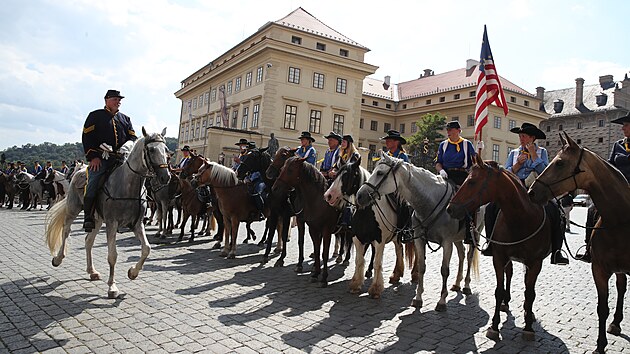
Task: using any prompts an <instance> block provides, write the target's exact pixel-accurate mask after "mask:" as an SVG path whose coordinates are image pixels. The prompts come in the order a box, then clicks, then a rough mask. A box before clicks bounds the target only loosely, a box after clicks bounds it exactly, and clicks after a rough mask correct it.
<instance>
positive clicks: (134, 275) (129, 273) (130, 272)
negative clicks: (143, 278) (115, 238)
mask: <svg viewBox="0 0 630 354" xmlns="http://www.w3.org/2000/svg"><path fill="white" fill-rule="evenodd" d="M127 277H128V278H129V280H134V279H136V278H137V277H138V272H137V271H136V270H135V268H134V267H131V268H129V270H128V271H127Z"/></svg>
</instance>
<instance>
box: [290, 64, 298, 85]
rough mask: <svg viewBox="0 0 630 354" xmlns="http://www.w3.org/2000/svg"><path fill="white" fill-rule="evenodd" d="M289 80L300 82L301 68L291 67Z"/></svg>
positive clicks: (295, 82)
mask: <svg viewBox="0 0 630 354" xmlns="http://www.w3.org/2000/svg"><path fill="white" fill-rule="evenodd" d="M288 80H289V82H291V83H294V84H299V83H300V69H299V68H292V67H289V79H288Z"/></svg>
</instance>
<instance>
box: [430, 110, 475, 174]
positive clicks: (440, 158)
mask: <svg viewBox="0 0 630 354" xmlns="http://www.w3.org/2000/svg"><path fill="white" fill-rule="evenodd" d="M461 133H462V127H461V126H460V125H459V122H458V121H456V120H454V121H451V122H448V123H447V124H446V135H447V136H448V139H446V140H444V141H443V142H441V143H440V146H439V147H438V151H437V153H438V154H437V158H436V163H435V169H436V170H437V172H438V173H439V174H440V176H442V178H444V179H447V178H448V179H450V180H452V181H453V183H455V185H456V186H461V185H462V183H464V180H465V179H466V177H468V171H469V170H470V167H471V166H472V164H473V163H472V162H473V158H474V157H475V155H477V153H476V152H475V148H474V147H473V144H472V143H471V142H470V141H469V140H467V139H464V138H462V137H461V136H460V134H461Z"/></svg>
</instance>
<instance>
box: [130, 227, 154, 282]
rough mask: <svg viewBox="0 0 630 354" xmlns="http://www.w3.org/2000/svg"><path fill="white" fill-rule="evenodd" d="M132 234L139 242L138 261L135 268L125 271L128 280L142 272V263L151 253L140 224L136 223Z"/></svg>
mask: <svg viewBox="0 0 630 354" xmlns="http://www.w3.org/2000/svg"><path fill="white" fill-rule="evenodd" d="M133 233H134V234H135V235H136V237H137V238H138V240H139V241H140V250H141V253H140V259H139V260H138V262H137V263H136V265H135V266H133V267H131V268H129V270H128V271H127V276H128V277H129V279H131V280H134V279H136V278H137V277H138V273H140V271H141V270H142V267H143V266H144V262H145V261H146V259H147V257H149V253H151V245H149V240H147V234H146V233H145V231H144V225H143V224H142V223H141V222H138V223H136V227H135V229H134V230H133Z"/></svg>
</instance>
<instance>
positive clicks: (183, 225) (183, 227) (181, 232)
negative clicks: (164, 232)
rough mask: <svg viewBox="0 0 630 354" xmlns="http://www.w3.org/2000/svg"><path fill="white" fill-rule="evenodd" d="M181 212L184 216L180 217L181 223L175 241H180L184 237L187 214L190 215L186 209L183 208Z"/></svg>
mask: <svg viewBox="0 0 630 354" xmlns="http://www.w3.org/2000/svg"><path fill="white" fill-rule="evenodd" d="M183 213H184V217H183V218H182V224H181V226H180V229H179V238H178V239H177V242H181V241H182V240H183V239H184V232H185V228H186V223H187V222H188V216H189V215H190V214H188V211H187V210H184V211H183Z"/></svg>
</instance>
